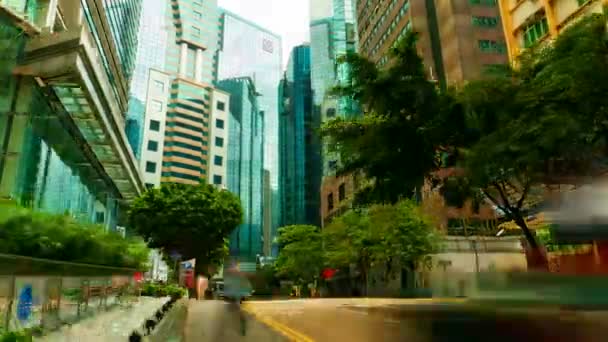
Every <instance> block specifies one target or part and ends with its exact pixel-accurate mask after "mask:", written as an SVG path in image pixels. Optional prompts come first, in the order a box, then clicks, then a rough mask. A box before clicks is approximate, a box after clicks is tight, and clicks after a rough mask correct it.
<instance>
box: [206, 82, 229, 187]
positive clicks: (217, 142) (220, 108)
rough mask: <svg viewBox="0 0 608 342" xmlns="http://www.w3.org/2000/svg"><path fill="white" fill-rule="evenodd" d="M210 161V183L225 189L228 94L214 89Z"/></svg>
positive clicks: (226, 174) (226, 175)
mask: <svg viewBox="0 0 608 342" xmlns="http://www.w3.org/2000/svg"><path fill="white" fill-rule="evenodd" d="M212 101H213V102H212V110H211V114H212V115H211V117H212V118H213V122H212V123H211V139H210V140H209V144H210V147H209V156H210V163H209V169H208V172H207V174H208V175H209V181H210V183H211V184H214V185H217V186H218V187H220V188H222V189H227V188H228V187H227V180H228V172H227V171H228V169H227V165H228V144H227V141H228V135H229V132H230V128H229V126H230V94H228V93H226V92H224V91H222V90H220V89H215V90H214V91H213V98H212Z"/></svg>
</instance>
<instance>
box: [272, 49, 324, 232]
mask: <svg viewBox="0 0 608 342" xmlns="http://www.w3.org/2000/svg"><path fill="white" fill-rule="evenodd" d="M310 67H311V65H310V45H308V44H306V45H300V46H296V47H295V48H294V49H293V50H292V51H291V54H290V58H289V62H288V64H287V71H286V73H285V77H284V79H283V80H282V81H281V86H280V88H279V91H280V92H279V96H280V98H281V99H282V101H281V103H280V110H279V115H280V119H279V132H280V134H279V146H280V165H281V167H280V186H279V187H280V189H281V213H282V221H281V225H282V226H285V225H293V224H313V225H318V224H319V223H320V221H319V195H318V194H319V187H320V182H321V170H320V165H318V160H320V153H321V150H320V147H319V145H318V143H316V144H314V145H313V143H314V142H315V135H316V134H317V133H316V132H315V131H314V121H313V111H312V87H311V77H310ZM315 162H317V163H315Z"/></svg>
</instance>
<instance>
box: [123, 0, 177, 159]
mask: <svg viewBox="0 0 608 342" xmlns="http://www.w3.org/2000/svg"><path fill="white" fill-rule="evenodd" d="M166 7H167V4H166V2H165V1H159V0H142V10H141V17H140V20H139V32H138V34H137V54H136V58H135V66H134V70H133V75H132V77H131V87H130V89H129V111H128V112H127V137H128V139H129V143H130V145H131V148H132V149H133V153H134V154H135V157H136V158H137V159H141V154H142V143H143V135H144V130H145V128H144V126H145V114H146V108H145V107H146V106H145V102H146V96H147V90H148V74H149V72H150V69H157V70H164V66H165V55H166V51H167V47H168V45H167V39H168V31H167V29H166V23H167V20H168V19H167V18H166V16H165V10H166ZM144 149H145V148H144Z"/></svg>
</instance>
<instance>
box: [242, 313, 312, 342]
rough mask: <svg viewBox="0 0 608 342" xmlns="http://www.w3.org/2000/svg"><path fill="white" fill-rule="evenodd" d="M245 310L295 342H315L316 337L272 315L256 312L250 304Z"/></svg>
mask: <svg viewBox="0 0 608 342" xmlns="http://www.w3.org/2000/svg"><path fill="white" fill-rule="evenodd" d="M243 310H244V311H245V312H247V313H249V314H251V315H252V316H254V317H255V318H256V319H257V320H258V321H260V322H262V323H264V324H266V325H267V326H268V327H270V328H271V329H273V330H275V331H277V332H279V333H280V334H281V335H283V336H285V337H287V338H288V339H289V340H290V341H293V342H315V340H314V339H312V338H310V337H308V336H306V335H304V334H302V333H301V332H299V331H296V330H293V329H291V328H290V327H288V326H286V325H285V324H283V323H280V322H278V321H276V320H274V319H272V318H270V317H267V316H262V315H261V314H260V313H259V312H256V311H255V310H253V309H252V308H250V307H249V306H248V305H243Z"/></svg>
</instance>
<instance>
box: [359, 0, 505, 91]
mask: <svg viewBox="0 0 608 342" xmlns="http://www.w3.org/2000/svg"><path fill="white" fill-rule="evenodd" d="M368 8H373V10H372V11H370V10H369V9H368ZM357 16H358V20H359V23H360V25H359V27H358V29H359V32H358V35H359V41H360V43H361V44H360V46H361V53H362V54H363V55H364V56H366V57H368V58H370V59H371V60H372V61H374V62H375V63H376V64H377V65H378V66H381V67H382V66H385V65H386V64H387V63H389V62H390V57H391V56H390V49H391V48H392V47H394V46H396V44H397V43H398V42H399V40H400V39H401V38H403V37H404V36H405V35H406V34H407V33H408V32H410V31H415V32H417V33H418V34H419V36H418V42H417V48H418V52H419V54H420V56H421V57H422V58H423V61H424V63H425V67H426V70H427V73H428V75H429V78H431V79H433V80H436V81H438V82H439V84H440V85H441V86H442V87H446V86H447V85H452V84H462V83H463V82H465V81H466V80H471V79H476V78H479V77H482V76H483V74H484V73H485V72H486V70H487V69H488V68H489V67H491V66H493V65H500V64H505V63H506V62H507V54H506V45H505V39H504V34H503V31H502V24H501V20H500V11H499V8H498V4H497V3H496V1H495V0H487V1H486V0H479V1H470V0H443V1H442V0H389V1H380V0H367V1H360V2H359V3H358V8H357Z"/></svg>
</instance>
